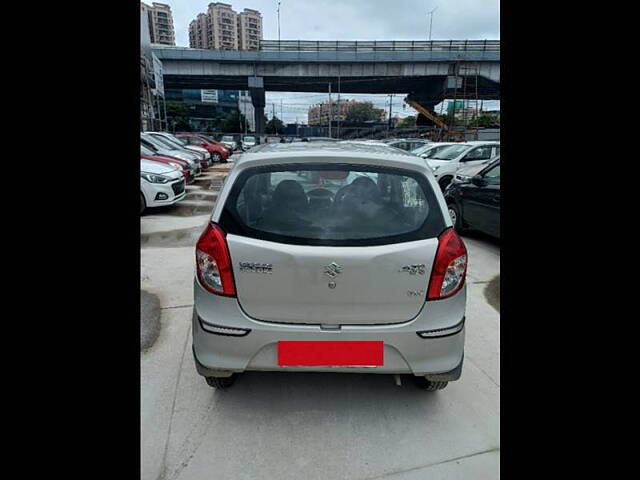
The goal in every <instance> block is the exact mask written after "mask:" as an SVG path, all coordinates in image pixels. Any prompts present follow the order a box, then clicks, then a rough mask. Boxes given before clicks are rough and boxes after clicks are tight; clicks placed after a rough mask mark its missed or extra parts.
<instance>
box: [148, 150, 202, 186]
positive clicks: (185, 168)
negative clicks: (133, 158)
mask: <svg viewBox="0 0 640 480" xmlns="http://www.w3.org/2000/svg"><path fill="white" fill-rule="evenodd" d="M140 158H144V159H145V160H152V161H154V162H160V163H166V164H169V165H171V164H173V165H174V166H175V165H179V166H180V169H181V171H182V175H184V179H185V181H186V182H187V183H193V180H194V178H195V177H194V176H193V172H192V171H191V169H190V167H189V162H185V161H184V160H181V159H179V158H175V157H165V156H160V155H155V154H154V153H153V152H152V151H151V150H149V149H147V148H146V147H145V146H144V145H140Z"/></svg>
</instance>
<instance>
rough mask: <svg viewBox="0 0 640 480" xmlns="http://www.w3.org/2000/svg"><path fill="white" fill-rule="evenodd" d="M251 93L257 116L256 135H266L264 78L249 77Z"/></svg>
mask: <svg viewBox="0 0 640 480" xmlns="http://www.w3.org/2000/svg"><path fill="white" fill-rule="evenodd" d="M248 84H249V92H250V93H251V103H252V104H253V110H254V114H255V122H256V135H264V127H265V125H264V107H265V94H264V82H263V81H262V77H249V78H248Z"/></svg>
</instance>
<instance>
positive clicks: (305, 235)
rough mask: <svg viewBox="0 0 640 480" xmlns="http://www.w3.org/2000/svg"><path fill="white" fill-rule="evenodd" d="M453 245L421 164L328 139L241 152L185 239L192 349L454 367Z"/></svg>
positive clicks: (434, 369)
mask: <svg viewBox="0 0 640 480" xmlns="http://www.w3.org/2000/svg"><path fill="white" fill-rule="evenodd" d="M466 271H467V251H466V248H465V246H464V243H463V242H462V240H461V239H460V237H459V236H458V235H457V234H456V232H455V231H454V229H453V225H452V223H451V218H450V217H449V214H448V211H447V205H446V203H445V201H444V198H443V196H442V193H441V192H440V188H439V187H438V184H437V183H436V181H435V179H434V177H433V174H432V172H431V170H430V169H429V168H428V167H427V166H426V165H425V163H424V161H423V160H422V159H421V158H419V157H416V156H414V155H411V154H410V153H405V152H403V151H401V150H397V149H389V148H388V147H381V146H377V145H366V144H360V145H356V144H342V143H329V142H327V143H324V142H322V143H321V142H317V143H305V142H300V143H286V144H265V145H261V146H258V147H256V148H254V149H252V150H251V151H249V152H247V153H245V154H243V155H242V156H241V157H240V158H239V159H238V161H237V162H236V163H235V165H234V166H233V169H232V170H231V171H230V173H229V176H228V177H227V180H226V181H225V183H224V186H223V188H222V190H221V192H220V195H219V200H218V202H217V204H216V207H215V209H214V212H213V215H212V217H211V222H210V223H209V224H208V226H207V227H206V229H205V231H204V232H203V233H202V235H201V237H200V239H199V240H198V243H197V246H196V278H195V281H194V311H193V354H194V359H195V365H196V369H197V371H198V373H199V374H200V375H202V376H204V377H205V379H206V381H207V383H208V384H209V385H211V386H213V387H217V388H226V387H228V386H230V385H232V384H233V382H234V380H235V378H236V377H237V374H238V373H240V372H244V371H289V372H366V373H381V374H409V375H413V376H414V378H415V379H416V381H417V383H418V384H419V385H420V386H422V387H423V388H425V389H427V390H439V389H442V388H444V387H445V386H446V385H447V382H449V381H453V380H457V379H459V378H460V373H461V370H462V362H463V358H464V335H465V328H464V322H465V303H466V285H465V276H466Z"/></svg>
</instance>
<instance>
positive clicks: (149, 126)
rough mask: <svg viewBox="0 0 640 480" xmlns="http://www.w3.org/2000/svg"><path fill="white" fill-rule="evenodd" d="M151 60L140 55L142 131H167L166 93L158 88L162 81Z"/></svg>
mask: <svg viewBox="0 0 640 480" xmlns="http://www.w3.org/2000/svg"><path fill="white" fill-rule="evenodd" d="M155 76H156V75H155V73H154V69H153V66H152V63H151V60H150V59H149V58H148V57H147V56H146V55H140V130H141V131H143V132H144V131H149V130H153V131H161V132H162V131H166V130H167V128H168V125H167V107H166V102H165V98H164V92H163V91H162V90H161V89H159V88H157V87H158V82H161V81H162V79H156V78H155Z"/></svg>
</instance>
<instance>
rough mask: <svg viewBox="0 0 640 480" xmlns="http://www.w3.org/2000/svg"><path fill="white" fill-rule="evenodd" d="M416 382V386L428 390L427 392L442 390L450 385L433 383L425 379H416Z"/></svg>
mask: <svg viewBox="0 0 640 480" xmlns="http://www.w3.org/2000/svg"><path fill="white" fill-rule="evenodd" d="M415 380H416V386H417V387H418V388H419V389H421V390H426V391H427V392H435V391H436V390H442V389H444V388H445V387H446V386H447V385H448V384H449V382H432V381H430V380H427V379H426V378H424V377H415Z"/></svg>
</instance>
